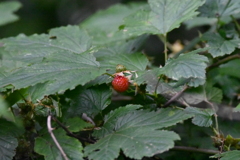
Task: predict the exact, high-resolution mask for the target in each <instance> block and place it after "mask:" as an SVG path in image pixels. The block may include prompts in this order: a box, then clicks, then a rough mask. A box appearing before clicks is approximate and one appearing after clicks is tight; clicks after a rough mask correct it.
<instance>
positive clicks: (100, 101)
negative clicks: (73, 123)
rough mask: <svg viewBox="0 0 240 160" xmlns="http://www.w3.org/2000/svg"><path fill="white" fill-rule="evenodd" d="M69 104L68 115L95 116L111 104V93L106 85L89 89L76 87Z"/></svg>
mask: <svg viewBox="0 0 240 160" xmlns="http://www.w3.org/2000/svg"><path fill="white" fill-rule="evenodd" d="M71 94H72V95H73V97H72V98H71V104H70V107H69V108H68V112H69V113H70V115H80V116H81V115H82V113H86V114H87V115H89V116H93V117H94V116H95V115H97V114H98V113H101V112H102V110H103V109H105V108H106V107H107V106H108V105H109V104H110V103H111V95H112V91H111V90H110V88H109V87H108V86H107V85H101V86H94V87H91V88H83V87H78V88H76V89H75V90H74V91H73V92H72V93H71Z"/></svg>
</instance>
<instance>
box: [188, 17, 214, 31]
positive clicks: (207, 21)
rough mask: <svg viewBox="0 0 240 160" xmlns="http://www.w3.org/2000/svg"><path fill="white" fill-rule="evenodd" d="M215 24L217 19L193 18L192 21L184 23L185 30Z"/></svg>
mask: <svg viewBox="0 0 240 160" xmlns="http://www.w3.org/2000/svg"><path fill="white" fill-rule="evenodd" d="M216 23H217V18H208V17H194V18H193V19H190V20H187V21H185V22H184V24H185V25H186V28H187V29H192V28H194V27H198V26H205V25H210V26H212V25H214V24H216Z"/></svg>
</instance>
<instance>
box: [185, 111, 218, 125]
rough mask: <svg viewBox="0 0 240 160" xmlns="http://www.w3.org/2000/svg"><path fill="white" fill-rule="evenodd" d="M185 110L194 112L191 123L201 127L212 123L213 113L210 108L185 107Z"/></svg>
mask: <svg viewBox="0 0 240 160" xmlns="http://www.w3.org/2000/svg"><path fill="white" fill-rule="evenodd" d="M185 111H186V112H188V113H191V114H194V115H195V116H194V118H193V119H192V123H193V124H195V125H198V126H201V127H209V126H211V125H212V115H213V114H214V113H215V112H214V111H213V110H212V109H200V108H194V107H187V108H186V109H185Z"/></svg>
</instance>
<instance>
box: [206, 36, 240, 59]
mask: <svg viewBox="0 0 240 160" xmlns="http://www.w3.org/2000/svg"><path fill="white" fill-rule="evenodd" d="M204 38H205V39H206V40H207V41H208V43H207V44H208V45H209V47H210V49H209V53H210V54H211V55H212V56H213V57H218V56H224V55H225V54H231V53H232V52H233V51H234V50H235V48H236V47H238V44H239V42H240V41H239V40H238V39H237V40H236V39H233V40H226V39H224V38H222V37H221V36H220V35H219V34H216V33H209V34H206V35H204Z"/></svg>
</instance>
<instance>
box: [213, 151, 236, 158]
mask: <svg viewBox="0 0 240 160" xmlns="http://www.w3.org/2000/svg"><path fill="white" fill-rule="evenodd" d="M239 157H240V151H238V150H233V151H227V152H223V153H221V154H216V155H214V156H211V158H221V160H239Z"/></svg>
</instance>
